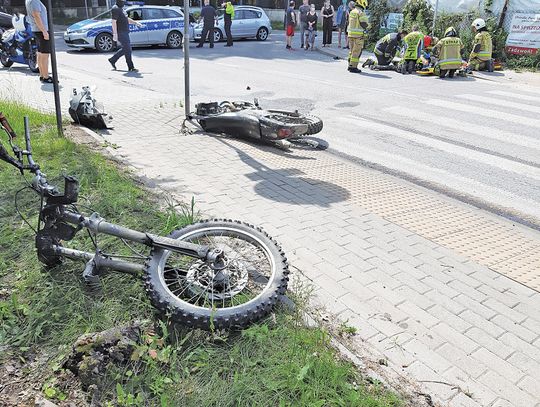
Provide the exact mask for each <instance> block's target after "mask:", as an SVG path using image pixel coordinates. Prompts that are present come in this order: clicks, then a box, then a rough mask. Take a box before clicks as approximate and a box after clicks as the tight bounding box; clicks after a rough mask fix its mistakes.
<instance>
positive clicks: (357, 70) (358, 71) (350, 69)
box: [347, 66, 362, 73]
mask: <svg viewBox="0 0 540 407" xmlns="http://www.w3.org/2000/svg"><path fill="white" fill-rule="evenodd" d="M347 70H348V71H349V72H352V73H362V71H361V70H360V69H358V68H354V67H352V66H349V68H348V69H347Z"/></svg>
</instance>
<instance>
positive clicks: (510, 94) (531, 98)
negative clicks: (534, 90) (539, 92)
mask: <svg viewBox="0 0 540 407" xmlns="http://www.w3.org/2000/svg"><path fill="white" fill-rule="evenodd" d="M488 93H491V94H493V95H499V96H505V97H510V98H514V99H521V100H526V101H528V102H537V103H540V97H539V96H530V95H525V94H522V93H515V92H506V91H504V90H490V91H488Z"/></svg>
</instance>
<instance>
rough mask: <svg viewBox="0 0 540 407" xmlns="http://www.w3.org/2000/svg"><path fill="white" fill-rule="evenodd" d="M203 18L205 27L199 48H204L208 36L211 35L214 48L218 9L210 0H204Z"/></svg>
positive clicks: (211, 43) (211, 45)
mask: <svg viewBox="0 0 540 407" xmlns="http://www.w3.org/2000/svg"><path fill="white" fill-rule="evenodd" d="M201 18H202V19H203V29H202V34H201V39H200V40H199V45H197V48H202V46H203V45H204V42H205V41H206V37H209V40H210V48H214V26H215V24H216V19H217V11H216V9H215V8H214V7H213V6H211V5H210V0H204V7H203V8H202V9H201Z"/></svg>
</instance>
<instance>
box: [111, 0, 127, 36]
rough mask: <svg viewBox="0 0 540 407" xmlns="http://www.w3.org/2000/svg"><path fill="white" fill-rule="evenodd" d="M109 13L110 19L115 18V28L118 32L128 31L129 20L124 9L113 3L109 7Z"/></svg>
mask: <svg viewBox="0 0 540 407" xmlns="http://www.w3.org/2000/svg"><path fill="white" fill-rule="evenodd" d="M111 15H112V19H113V20H116V30H117V31H118V33H119V34H123V33H129V22H128V18H127V13H126V11H125V10H124V9H123V8H120V7H118V6H117V5H116V4H115V5H114V6H113V7H112V9H111Z"/></svg>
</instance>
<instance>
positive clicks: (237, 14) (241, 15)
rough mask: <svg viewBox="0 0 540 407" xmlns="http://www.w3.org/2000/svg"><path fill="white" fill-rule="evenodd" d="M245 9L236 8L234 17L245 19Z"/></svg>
mask: <svg viewBox="0 0 540 407" xmlns="http://www.w3.org/2000/svg"><path fill="white" fill-rule="evenodd" d="M244 11H245V10H236V11H235V12H234V19H235V20H243V19H244Z"/></svg>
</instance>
